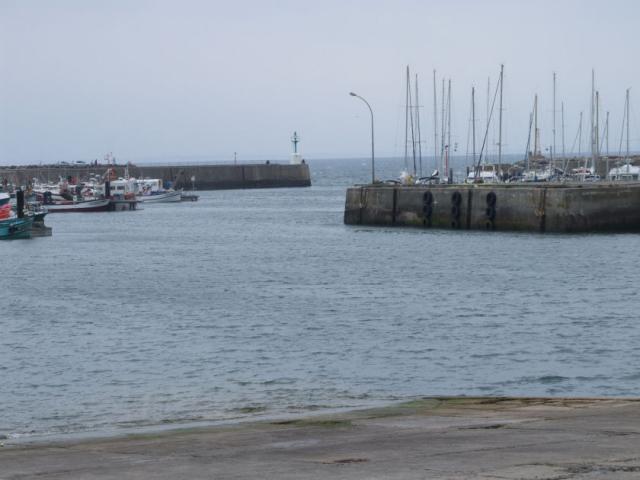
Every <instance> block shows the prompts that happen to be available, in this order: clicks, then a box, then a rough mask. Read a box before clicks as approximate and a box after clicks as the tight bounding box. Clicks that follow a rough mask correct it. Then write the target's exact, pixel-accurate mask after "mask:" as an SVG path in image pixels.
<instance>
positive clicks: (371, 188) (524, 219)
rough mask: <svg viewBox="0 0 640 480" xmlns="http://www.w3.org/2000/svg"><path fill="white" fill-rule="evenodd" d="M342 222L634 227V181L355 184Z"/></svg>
mask: <svg viewBox="0 0 640 480" xmlns="http://www.w3.org/2000/svg"><path fill="white" fill-rule="evenodd" d="M344 222H345V224H347V225H386V226H414V227H420V228H448V229H460V230H509V231H529V232H558V233H580V232H628V231H640V183H638V182H634V183H594V184H557V185H556V184H532V185H522V184H480V185H471V184H469V185H466V184H461V185H423V186H397V185H393V186H391V185H361V186H354V187H351V188H349V189H348V190H347V195H346V203H345V212H344Z"/></svg>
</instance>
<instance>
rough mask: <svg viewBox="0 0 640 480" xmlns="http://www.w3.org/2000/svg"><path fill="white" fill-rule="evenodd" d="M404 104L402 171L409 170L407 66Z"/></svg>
mask: <svg viewBox="0 0 640 480" xmlns="http://www.w3.org/2000/svg"><path fill="white" fill-rule="evenodd" d="M405 92H406V94H405V102H404V169H405V170H409V157H408V155H409V152H408V150H407V149H408V148H409V65H407V80H406V83H405Z"/></svg>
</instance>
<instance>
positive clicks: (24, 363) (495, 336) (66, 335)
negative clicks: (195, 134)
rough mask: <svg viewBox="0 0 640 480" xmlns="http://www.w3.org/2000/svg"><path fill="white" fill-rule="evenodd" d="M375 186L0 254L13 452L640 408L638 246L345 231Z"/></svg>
mask: <svg viewBox="0 0 640 480" xmlns="http://www.w3.org/2000/svg"><path fill="white" fill-rule="evenodd" d="M378 167H379V169H380V172H381V175H387V176H391V175H394V174H397V173H399V170H400V168H399V167H398V166H397V165H396V164H393V163H389V162H387V163H386V164H385V163H384V162H380V165H379V166H378ZM369 168H370V165H369V163H368V162H367V161H365V160H363V161H347V160H344V161H338V160H334V161H324V162H322V161H318V162H312V163H311V170H312V175H313V182H314V186H313V187H311V188H297V189H265V190H234V191H213V192H199V194H200V200H199V201H198V202H196V203H191V202H188V203H178V204H156V205H147V206H144V209H142V210H139V211H135V212H119V213H94V214H86V213H85V214H82V213H78V214H52V215H49V216H48V217H47V219H46V223H47V224H48V225H49V226H51V227H53V236H52V237H49V238H37V239H32V240H25V241H12V242H2V243H0V258H1V259H2V263H1V275H0V435H1V436H6V437H8V438H24V437H26V438H29V437H37V436H42V435H48V434H54V435H68V434H78V433H83V432H84V433H87V432H89V433H96V434H101V433H112V432H115V433H118V432H129V431H134V430H135V429H140V428H143V427H148V428H161V427H162V426H166V425H183V424H186V425H194V424H203V423H205V424H206V423H215V422H226V421H232V420H238V419H240V420H242V419H247V418H263V417H269V416H271V417H273V416H278V415H301V414H306V413H307V412H311V411H313V412H322V411H325V410H331V409H342V408H359V407H365V406H369V405H375V404H380V403H389V402H394V401H401V400H404V399H411V398H414V397H419V396H427V395H536V396H639V395H640V350H639V349H638V348H637V346H638V345H639V344H640V321H639V314H638V312H639V309H640V300H639V298H638V293H637V288H638V284H640V269H639V268H638V265H637V254H636V253H635V252H637V251H638V247H639V246H640V236H638V235H635V234H624V235H623V234H617V235H610V234H601V235H541V234H523V233H504V232H460V231H446V230H422V229H411V228H406V229H400V228H372V227H354V226H345V225H344V224H343V209H344V200H345V188H346V186H348V185H350V184H352V183H354V182H363V181H366V180H367V178H368V175H370V170H369Z"/></svg>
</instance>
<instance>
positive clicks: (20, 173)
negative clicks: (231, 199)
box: [0, 162, 311, 190]
mask: <svg viewBox="0 0 640 480" xmlns="http://www.w3.org/2000/svg"><path fill="white" fill-rule="evenodd" d="M109 168H110V169H112V170H113V171H114V173H115V175H116V176H117V177H124V176H125V169H126V168H128V171H129V175H131V176H132V177H137V178H160V179H162V180H163V182H167V183H171V185H172V186H173V188H175V189H180V188H184V189H185V190H191V189H193V188H195V189H197V190H222V189H242V188H288V187H310V186H311V175H310V172H309V165H308V164H307V163H297V164H280V163H272V162H266V163H254V164H215V165H199V164H197V165H181V164H174V165H164V166H154V165H134V164H127V165H105V164H100V163H94V164H86V163H82V164H54V165H28V166H21V165H16V166H6V167H0V180H3V179H6V180H7V181H8V182H9V183H12V184H14V185H26V184H27V183H28V182H30V181H33V179H34V178H36V179H38V180H40V181H45V182H47V181H57V180H58V179H59V178H61V177H62V178H66V179H68V178H89V177H91V176H95V175H103V174H104V172H105V171H106V170H107V169H109Z"/></svg>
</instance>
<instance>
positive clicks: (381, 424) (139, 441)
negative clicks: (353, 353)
mask: <svg viewBox="0 0 640 480" xmlns="http://www.w3.org/2000/svg"><path fill="white" fill-rule="evenodd" d="M0 478H2V479H29V478H37V479H150V478H153V479H247V478H268V479H327V478H337V479H343V478H344V479H452V480H453V479H470V478H471V479H473V478H477V479H521V480H528V479H549V480H550V479H556V480H560V479H576V480H578V479H593V478H598V479H638V478H640V400H627V399H536V398H528V399H524V398H523V399H513V398H429V399H423V400H419V401H414V402H410V403H405V404H402V405H397V406H392V407H388V408H380V409H373V410H366V411H357V412H351V413H346V414H339V415H332V416H321V417H310V418H305V419H301V420H290V421H273V422H260V423H253V424H243V425H236V426H226V427H215V428H205V429H192V430H181V431H174V432H165V433H161V434H155V435H137V436H136V435H133V436H129V437H124V438H110V439H102V440H100V439H98V440H91V441H83V442H77V443H58V444H48V445H27V446H19V445H11V444H7V445H5V446H4V448H1V449H0Z"/></svg>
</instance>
